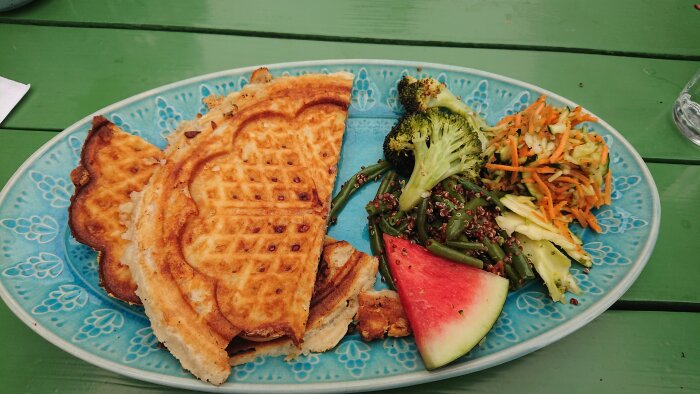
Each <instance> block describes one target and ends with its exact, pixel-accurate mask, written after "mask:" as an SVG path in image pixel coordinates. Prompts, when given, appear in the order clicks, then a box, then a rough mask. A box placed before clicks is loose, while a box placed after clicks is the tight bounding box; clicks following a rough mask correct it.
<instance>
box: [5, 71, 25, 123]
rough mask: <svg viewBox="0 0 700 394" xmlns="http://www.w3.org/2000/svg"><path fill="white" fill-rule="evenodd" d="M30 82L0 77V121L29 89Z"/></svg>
mask: <svg viewBox="0 0 700 394" xmlns="http://www.w3.org/2000/svg"><path fill="white" fill-rule="evenodd" d="M29 86H30V85H29V84H27V85H25V84H23V83H19V82H15V81H13V80H10V79H7V78H3V77H0V123H2V121H3V120H5V117H7V115H8V114H9V113H10V111H12V108H14V107H15V105H17V103H19V100H21V99H22V97H23V96H24V95H25V94H26V93H27V91H28V90H29Z"/></svg>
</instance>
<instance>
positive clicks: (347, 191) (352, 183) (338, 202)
mask: <svg viewBox="0 0 700 394" xmlns="http://www.w3.org/2000/svg"><path fill="white" fill-rule="evenodd" d="M389 168H391V164H389V162H387V161H381V162H379V163H377V164H375V165H371V166H369V167H366V168H364V169H362V170H360V171H358V172H357V173H356V174H355V175H353V176H352V177H351V178H350V179H349V180H348V181H347V182H345V183H344V184H343V186H342V187H341V188H340V191H339V192H338V194H337V195H336V196H335V197H333V201H331V211H330V212H329V214H328V217H329V218H330V220H331V223H335V221H336V220H337V218H338V214H339V213H340V211H341V210H342V209H343V207H344V206H345V204H347V203H348V200H349V199H350V196H351V195H352V193H354V192H355V191H356V190H358V189H359V188H360V187H362V185H363V184H364V183H366V182H360V181H359V179H358V178H359V177H366V178H367V179H368V180H369V179H372V178H375V177H377V176H379V175H381V174H382V173H384V172H386V171H387V170H389Z"/></svg>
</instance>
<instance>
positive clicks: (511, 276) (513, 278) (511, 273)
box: [503, 264, 521, 289]
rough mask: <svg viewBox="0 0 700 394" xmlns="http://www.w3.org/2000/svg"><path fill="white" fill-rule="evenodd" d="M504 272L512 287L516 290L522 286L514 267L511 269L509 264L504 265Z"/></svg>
mask: <svg viewBox="0 0 700 394" xmlns="http://www.w3.org/2000/svg"><path fill="white" fill-rule="evenodd" d="M503 271H504V272H505V274H506V277H507V278H508V281H509V282H510V286H511V287H512V288H514V289H517V288H519V287H520V285H521V281H520V278H519V277H518V275H517V274H516V273H515V270H513V267H511V266H510V265H508V264H503Z"/></svg>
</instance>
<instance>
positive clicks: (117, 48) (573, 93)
mask: <svg viewBox="0 0 700 394" xmlns="http://www.w3.org/2000/svg"><path fill="white" fill-rule="evenodd" d="M0 45H2V46H3V47H4V48H6V53H5V54H4V57H3V60H2V66H1V67H0V73H1V74H2V75H3V76H5V77H8V78H12V79H15V80H18V81H21V82H25V83H31V84H32V89H31V90H30V92H29V93H28V95H27V96H26V97H25V98H24V99H23V100H22V102H21V103H20V105H19V106H18V107H17V108H16V109H15V110H14V112H13V113H12V114H10V116H9V117H8V119H6V120H5V122H4V123H3V126H4V127H6V128H18V129H23V128H29V129H35V128H40V129H56V130H60V129H63V128H65V127H67V126H68V125H70V124H71V123H73V122H75V121H77V120H79V119H81V118H82V117H84V116H85V115H87V114H90V113H91V112H93V111H96V110H98V109H100V108H102V107H104V106H106V105H108V104H111V103H113V102H115V101H118V100H121V99H124V98H127V97H129V96H131V95H134V94H136V93H139V92H142V91H144V90H147V89H150V88H154V87H157V86H160V85H163V84H166V83H170V82H175V81H178V80H181V79H184V78H188V77H192V76H196V75H200V74H204V73H208V72H213V71H219V70H224V69H229V68H235V67H241V66H251V65H256V64H271V63H277V62H287V61H298V60H309V59H338V58H363V57H364V58H388V59H399V60H419V61H420V60H422V61H430V62H436V63H445V64H452V65H457V66H465V67H473V68H477V69H482V70H486V71H491V72H495V73H498V74H502V75H506V76H510V77H514V78H517V79H520V80H523V81H526V82H530V83H533V84H535V85H538V86H541V87H543V88H546V89H549V90H551V91H553V92H557V93H559V94H561V95H563V96H565V97H568V98H570V99H572V100H574V101H576V102H578V103H579V104H581V105H583V106H584V107H586V108H587V109H589V110H590V111H593V112H595V113H596V114H598V115H599V116H601V117H602V118H603V119H605V120H607V121H608V122H609V123H611V124H612V125H613V126H614V127H616V128H617V129H618V130H619V131H620V132H621V133H622V134H624V135H625V136H626V137H627V138H628V139H629V140H630V142H631V143H632V144H633V145H634V146H635V148H636V149H637V150H638V151H639V152H640V153H641V154H642V155H643V156H645V157H651V158H659V159H673V160H700V149H697V148H696V147H695V146H694V145H692V144H691V143H689V142H687V141H686V140H685V139H684V138H683V137H682V136H681V135H680V133H679V132H678V131H677V130H676V128H675V126H674V124H673V121H672V119H671V104H672V102H673V100H674V99H675V97H676V96H677V94H678V92H679V91H680V89H681V88H682V86H683V85H684V84H685V82H686V80H688V79H689V78H690V76H691V75H692V74H693V73H694V71H695V69H696V68H697V67H698V66H700V62H693V61H668V60H658V59H642V58H627V57H617V56H599V55H582V54H571V53H554V52H536V51H510V50H490V49H456V48H433V47H425V48H413V49H412V50H410V51H408V50H406V47H402V46H394V45H369V44H355V43H329V42H312V41H300V40H279V39H266V38H252V37H234V36H221V35H212V34H198V33H173V32H157V31H134V30H111V29H84V28H63V27H43V26H38V27H37V26H20V25H0ZM661 142H663V143H661Z"/></svg>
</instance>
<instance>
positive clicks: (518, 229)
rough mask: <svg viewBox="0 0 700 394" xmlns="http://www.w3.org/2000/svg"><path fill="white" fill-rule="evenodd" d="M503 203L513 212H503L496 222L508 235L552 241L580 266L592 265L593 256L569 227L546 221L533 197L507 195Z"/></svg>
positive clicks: (502, 200) (502, 199)
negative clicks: (561, 226) (560, 226)
mask: <svg viewBox="0 0 700 394" xmlns="http://www.w3.org/2000/svg"><path fill="white" fill-rule="evenodd" d="M501 203H503V204H504V205H505V206H506V207H507V208H508V209H509V210H511V211H512V212H503V213H502V214H501V216H498V217H496V222H497V223H498V225H499V226H500V227H501V228H502V229H504V230H505V231H506V232H508V234H512V233H519V234H523V235H526V236H527V237H528V238H530V239H531V240H547V241H551V242H553V243H555V244H557V245H558V246H559V247H561V248H562V249H564V251H565V252H566V253H567V254H568V255H569V257H571V258H572V259H574V260H576V261H577V262H578V263H579V264H581V265H583V266H586V267H590V266H591V265H592V261H591V256H589V255H588V253H586V251H584V250H583V247H582V246H581V240H580V239H579V238H578V237H576V235H574V234H573V233H572V232H571V231H570V230H569V229H568V227H564V228H563V229H562V228H559V227H557V226H554V225H552V224H551V223H549V222H547V221H545V220H544V218H543V217H542V216H541V215H540V214H539V211H538V210H537V208H536V206H535V204H534V203H533V202H532V198H531V197H525V196H513V195H506V196H504V197H503V198H501Z"/></svg>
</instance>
